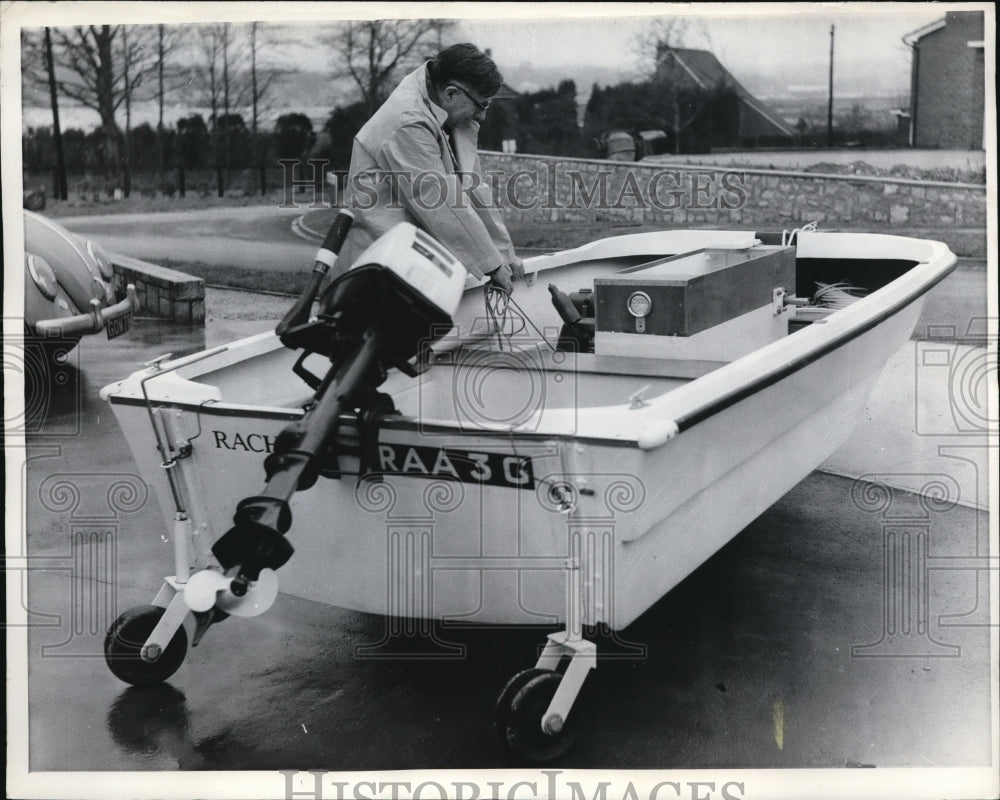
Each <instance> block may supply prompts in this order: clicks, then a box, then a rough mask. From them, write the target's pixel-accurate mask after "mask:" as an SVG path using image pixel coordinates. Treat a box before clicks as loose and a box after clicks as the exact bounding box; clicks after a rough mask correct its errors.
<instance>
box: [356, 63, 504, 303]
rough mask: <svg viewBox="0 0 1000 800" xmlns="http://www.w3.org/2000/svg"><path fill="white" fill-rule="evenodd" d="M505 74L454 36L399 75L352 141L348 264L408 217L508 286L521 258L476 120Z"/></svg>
mask: <svg viewBox="0 0 1000 800" xmlns="http://www.w3.org/2000/svg"><path fill="white" fill-rule="evenodd" d="M502 82H503V78H502V76H501V75H500V72H499V70H498V69H497V67H496V64H494V63H493V61H492V60H491V59H490V58H489V56H487V55H486V54H485V53H482V52H480V50H479V49H478V48H477V47H476V46H475V45H472V44H456V45H452V46H451V47H448V48H446V49H444V50H442V51H441V52H440V53H439V54H438V55H437V57H436V58H434V59H432V60H430V61H428V62H426V63H425V64H423V65H421V66H420V67H418V68H417V69H416V70H414V71H413V72H411V73H410V74H409V75H407V76H406V77H405V78H403V80H402V81H401V82H400V84H399V86H397V87H396V89H395V91H393V93H392V94H391V95H390V96H389V98H388V99H387V100H386V101H385V103H384V104H383V105H382V107H381V108H380V109H379V110H378V111H376V112H375V114H374V116H372V118H371V119H370V120H368V122H367V123H366V124H365V126H364V127H363V128H362V129H361V130H360V131H359V133H358V135H357V137H356V138H355V140H354V150H353V152H352V154H351V168H350V173H349V175H348V181H347V185H348V188H347V197H346V203H345V205H346V206H347V207H348V208H350V209H351V210H352V211H353V212H354V215H355V220H354V226H353V227H352V228H351V232H350V233H349V234H348V237H347V241H346V242H345V243H344V246H343V248H342V249H341V253H340V258H339V259H338V262H339V263H340V264H343V265H344V268H348V267H350V266H351V265H352V264H353V263H354V261H355V260H356V259H357V257H358V256H359V255H361V253H362V251H364V249H365V248H366V247H367V246H368V245H369V244H371V243H372V241H374V240H375V239H376V238H378V237H379V236H381V235H382V234H383V233H385V232H386V231H387V230H389V229H390V228H392V227H393V226H394V225H396V224H397V223H399V222H403V221H406V222H412V223H413V224H414V225H416V226H417V227H420V228H423V229H424V230H425V231H427V232H428V233H429V234H431V235H432V236H433V237H435V238H436V239H438V240H439V241H440V242H442V243H443V244H444V245H446V246H447V247H448V248H449V249H450V250H451V251H452V252H453V253H454V254H455V256H456V257H457V258H458V260H459V261H461V262H462V264H464V265H465V267H466V269H468V271H469V272H470V273H471V274H472V275H474V276H475V277H477V278H483V277H485V276H489V278H490V282H491V283H492V284H493V285H494V286H497V287H498V288H500V289H503V290H504V291H507V292H510V291H511V288H512V285H511V281H512V280H513V279H514V278H515V277H520V276H521V275H522V274H523V267H522V263H521V260H520V259H519V258H518V257H517V255H516V254H515V253H514V247H513V245H512V244H511V241H510V235H509V234H508V233H507V228H506V226H505V225H504V223H503V218H502V217H501V215H500V211H499V209H498V208H496V207H494V204H493V201H492V192H491V191H490V188H489V186H488V184H487V183H486V180H485V178H484V177H483V174H482V171H481V168H480V166H479V157H478V154H477V138H478V134H479V125H480V123H481V122H482V121H483V120H484V119H485V117H486V110H487V109H488V108H489V105H490V102H491V101H492V98H493V95H495V94H496V93H497V91H499V89H500V86H501V84H502Z"/></svg>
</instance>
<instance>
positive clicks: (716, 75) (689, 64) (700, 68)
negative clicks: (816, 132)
mask: <svg viewBox="0 0 1000 800" xmlns="http://www.w3.org/2000/svg"><path fill="white" fill-rule="evenodd" d="M667 53H670V54H672V55H673V56H674V58H675V59H676V61H677V64H678V65H679V66H680V67H681V68H682V69H683V70H684V71H685V72H687V74H688V75H690V76H691V78H692V79H693V80H694V82H695V83H696V84H697V85H698V86H700V87H701V88H702V89H712V88H714V87H716V86H720V85H724V86H727V87H729V88H730V89H732V90H733V91H735V92H736V95H737V97H739V98H740V100H741V101H742V102H744V103H746V104H747V105H748V106H750V108H752V109H753V110H754V111H756V112H757V113H758V114H760V115H761V116H762V117H763V118H764V119H766V120H767V121H768V122H769V123H771V124H772V125H774V126H775V127H776V128H778V129H779V130H780V131H781V132H782V133H784V134H785V135H787V136H792V135H793V133H792V131H791V129H789V127H788V125H787V124H786V123H785V122H784V120H782V119H781V117H780V115H779V114H778V113H777V112H776V111H775V110H774V109H772V108H771V107H770V106H768V105H767V103H765V102H764V101H762V100H759V99H758V98H756V97H754V96H753V95H752V94H750V92H748V91H747V90H746V89H745V88H744V87H743V85H742V84H741V83H740V82H739V81H738V80H736V78H734V77H733V75H732V73H731V72H730V71H729V70H728V69H726V68H725V67H724V66H722V63H721V62H720V61H719V59H717V58H716V57H715V54H714V53H711V52H709V51H708V50H691V49H689V48H686V47H661V48H660V50H659V52H658V53H657V58H658V60H659V61H662V60H663V58H664V57H665V56H666V55H667Z"/></svg>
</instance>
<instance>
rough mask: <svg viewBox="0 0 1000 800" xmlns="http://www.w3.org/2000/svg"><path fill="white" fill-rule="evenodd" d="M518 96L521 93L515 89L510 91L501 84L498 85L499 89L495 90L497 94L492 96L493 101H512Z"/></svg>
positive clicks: (509, 88)
mask: <svg viewBox="0 0 1000 800" xmlns="http://www.w3.org/2000/svg"><path fill="white" fill-rule="evenodd" d="M520 96H521V93H520V92H519V91H517V90H516V89H512V88H511V87H510V86H509V85H507V84H506V83H501V84H500V88H499V89H498V90H497V93H496V94H495V95H493V99H495V100H514V99H515V98H518V97H520Z"/></svg>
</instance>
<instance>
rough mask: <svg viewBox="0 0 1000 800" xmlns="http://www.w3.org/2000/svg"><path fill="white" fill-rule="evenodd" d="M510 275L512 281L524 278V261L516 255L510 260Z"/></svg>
mask: <svg viewBox="0 0 1000 800" xmlns="http://www.w3.org/2000/svg"><path fill="white" fill-rule="evenodd" d="M510 277H511V280H514V281H521V280H524V261H522V260H521V259H520V258H518V257H517V256H514V260H513V261H511V262H510Z"/></svg>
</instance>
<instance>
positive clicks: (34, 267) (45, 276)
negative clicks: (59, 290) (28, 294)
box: [24, 253, 58, 300]
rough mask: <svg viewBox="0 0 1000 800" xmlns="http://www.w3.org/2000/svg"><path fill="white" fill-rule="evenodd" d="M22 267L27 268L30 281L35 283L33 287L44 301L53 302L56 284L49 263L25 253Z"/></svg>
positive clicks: (39, 257)
mask: <svg viewBox="0 0 1000 800" xmlns="http://www.w3.org/2000/svg"><path fill="white" fill-rule="evenodd" d="M24 266H25V267H27V269H28V274H29V275H30V276H31V280H33V281H34V282H35V286H37V287H38V291H40V292H41V293H42V294H43V295H44V296H45V299H46V300H55V299H56V287H57V286H58V282H57V281H56V274H55V273H54V272H53V271H52V267H50V266H49V262H48V261H46V260H45V259H44V258H42V257H41V256H36V255H32V254H31V253H25V254H24Z"/></svg>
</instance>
